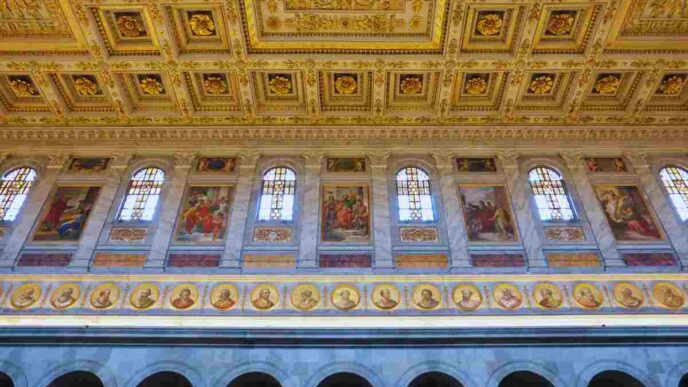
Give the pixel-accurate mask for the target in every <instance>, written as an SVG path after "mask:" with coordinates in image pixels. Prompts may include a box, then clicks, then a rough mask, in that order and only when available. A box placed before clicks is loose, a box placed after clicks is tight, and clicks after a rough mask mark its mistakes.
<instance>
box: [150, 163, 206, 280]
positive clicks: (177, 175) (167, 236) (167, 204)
mask: <svg viewBox="0 0 688 387" xmlns="http://www.w3.org/2000/svg"><path fill="white" fill-rule="evenodd" d="M195 159H196V154H195V153H193V152H191V153H176V154H175V155H174V170H173V171H172V173H171V176H170V179H169V181H167V182H166V183H167V184H168V187H167V191H166V194H165V198H164V199H163V203H162V206H161V207H160V208H159V209H158V211H160V216H159V217H158V224H157V229H156V230H155V234H154V235H153V239H152V241H151V249H150V253H149V254H148V258H147V259H146V264H145V267H146V268H148V269H162V268H163V267H164V265H165V257H166V256H167V248H168V246H169V244H170V240H171V239H172V234H173V233H174V224H175V221H176V218H177V212H178V210H179V206H180V204H181V202H182V197H183V196H184V187H185V186H186V179H187V177H188V176H189V170H190V169H191V165H192V164H193V162H194V160H195Z"/></svg>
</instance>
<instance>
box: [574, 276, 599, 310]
mask: <svg viewBox="0 0 688 387" xmlns="http://www.w3.org/2000/svg"><path fill="white" fill-rule="evenodd" d="M573 299H574V300H575V301H576V304H578V306H580V307H581V308H585V309H597V308H599V307H600V306H602V302H604V295H603V294H602V291H601V290H600V289H599V288H598V287H597V286H595V285H593V284H590V283H587V282H583V283H579V284H577V285H576V286H575V287H574V288H573Z"/></svg>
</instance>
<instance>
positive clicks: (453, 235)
mask: <svg viewBox="0 0 688 387" xmlns="http://www.w3.org/2000/svg"><path fill="white" fill-rule="evenodd" d="M432 157H433V158H434V159H435V163H436V164H437V169H438V170H439V172H440V194H441V196H442V203H443V204H444V214H445V216H444V221H445V223H446V230H447V241H448V243H449V254H450V256H451V263H450V264H451V268H452V269H462V268H470V267H471V261H470V258H469V256H468V238H467V235H468V234H467V233H466V223H465V222H464V219H463V211H462V209H461V204H460V203H459V197H458V193H457V190H458V187H457V184H456V181H454V172H453V169H452V168H453V167H452V165H453V160H454V154H453V153H443V152H434V153H433V154H432Z"/></svg>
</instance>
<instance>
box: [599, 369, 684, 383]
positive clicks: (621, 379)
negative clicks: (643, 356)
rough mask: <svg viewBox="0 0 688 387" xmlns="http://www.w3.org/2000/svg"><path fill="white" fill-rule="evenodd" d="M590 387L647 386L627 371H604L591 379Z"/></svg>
mask: <svg viewBox="0 0 688 387" xmlns="http://www.w3.org/2000/svg"><path fill="white" fill-rule="evenodd" d="M684 379H685V377H684ZM588 387H645V385H644V384H642V383H641V382H640V381H639V380H638V379H636V378H634V377H633V376H631V375H629V374H627V373H625V372H621V371H604V372H600V373H599V374H597V375H595V376H594V377H593V378H592V379H590V383H588Z"/></svg>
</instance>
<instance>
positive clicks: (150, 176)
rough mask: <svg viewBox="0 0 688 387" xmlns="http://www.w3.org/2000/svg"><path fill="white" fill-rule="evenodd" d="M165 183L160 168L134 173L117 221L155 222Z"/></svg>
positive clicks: (150, 168)
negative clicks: (154, 218)
mask: <svg viewBox="0 0 688 387" xmlns="http://www.w3.org/2000/svg"><path fill="white" fill-rule="evenodd" d="M164 182H165V172H163V170H162V169H159V168H154V167H147V168H143V169H140V170H138V171H137V172H136V173H134V175H133V176H132V177H131V181H130V182H129V187H128V188H127V194H126V196H125V197H124V202H123V204H122V208H121V209H120V211H119V216H118V217H117V220H119V221H122V222H149V221H151V220H153V217H154V216H155V210H156V208H157V206H158V201H159V200H160V193H161V192H162V185H163V183H164Z"/></svg>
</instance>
